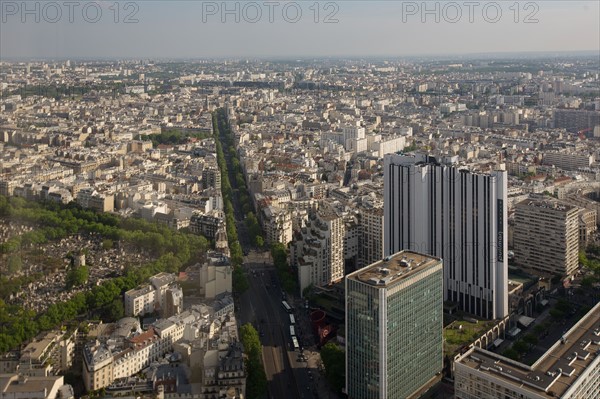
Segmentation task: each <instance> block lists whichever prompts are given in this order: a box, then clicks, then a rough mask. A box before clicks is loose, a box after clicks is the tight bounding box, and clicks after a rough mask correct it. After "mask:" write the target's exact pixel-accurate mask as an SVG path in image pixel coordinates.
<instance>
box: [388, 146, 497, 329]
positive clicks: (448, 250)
mask: <svg viewBox="0 0 600 399" xmlns="http://www.w3.org/2000/svg"><path fill="white" fill-rule="evenodd" d="M384 173H385V189H384V210H385V211H384V213H385V215H384V254H385V255H390V254H394V253H396V252H398V251H401V250H404V249H406V250H413V251H417V252H422V253H425V254H429V255H432V256H436V257H439V258H441V259H443V262H444V300H448V301H452V302H454V303H456V304H458V306H459V308H460V309H461V310H463V311H465V312H468V313H471V314H474V315H477V316H480V317H483V318H486V319H497V318H502V317H505V316H506V315H508V312H509V309H508V292H507V284H508V263H507V257H506V254H507V251H508V242H507V240H506V238H507V219H506V214H507V212H506V206H507V197H506V196H507V174H506V172H505V171H495V172H492V173H490V174H476V173H471V172H469V171H468V170H463V169H459V168H457V167H454V166H449V165H442V164H440V163H439V162H437V160H436V159H435V158H433V157H429V156H427V155H420V154H417V155H414V156H407V155H397V154H389V155H387V156H386V157H385V165H384Z"/></svg>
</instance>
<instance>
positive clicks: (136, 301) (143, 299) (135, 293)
mask: <svg viewBox="0 0 600 399" xmlns="http://www.w3.org/2000/svg"><path fill="white" fill-rule="evenodd" d="M124 302H125V316H140V315H144V314H146V313H152V312H154V311H155V310H156V291H155V290H154V288H153V287H152V286H151V285H147V286H145V287H142V288H135V289H132V290H129V291H127V292H126V293H125V295H124Z"/></svg>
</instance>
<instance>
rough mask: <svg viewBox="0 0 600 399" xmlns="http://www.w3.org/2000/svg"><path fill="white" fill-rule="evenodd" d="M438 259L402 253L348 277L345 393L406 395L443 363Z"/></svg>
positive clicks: (359, 398)
mask: <svg viewBox="0 0 600 399" xmlns="http://www.w3.org/2000/svg"><path fill="white" fill-rule="evenodd" d="M442 313H443V271H442V261H441V259H439V258H435V257H431V256H427V255H423V254H419V253H416V252H412V251H401V252H399V253H397V254H395V255H393V256H390V257H387V258H386V259H384V260H382V261H379V262H376V263H374V264H372V265H370V266H367V267H365V268H363V269H361V270H358V271H356V272H354V273H352V274H349V275H348V276H347V277H346V391H347V393H348V396H349V397H350V398H352V399H392V398H409V397H410V396H411V395H413V394H414V393H415V392H417V391H419V389H420V388H422V387H423V386H424V385H425V384H427V382H428V381H430V380H432V379H433V378H434V377H435V375H436V373H438V372H440V371H441V370H442V367H443V337H442V329H443V316H442Z"/></svg>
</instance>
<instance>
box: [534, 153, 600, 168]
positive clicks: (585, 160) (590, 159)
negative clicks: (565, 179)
mask: <svg viewBox="0 0 600 399" xmlns="http://www.w3.org/2000/svg"><path fill="white" fill-rule="evenodd" d="M594 161H595V158H594V155H593V154H589V153H586V152H584V153H581V152H571V151H556V152H544V159H543V163H544V165H554V166H556V167H557V168H560V169H564V170H578V169H583V168H589V167H590V166H591V165H592V164H593V163H594Z"/></svg>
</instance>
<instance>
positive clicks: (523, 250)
mask: <svg viewBox="0 0 600 399" xmlns="http://www.w3.org/2000/svg"><path fill="white" fill-rule="evenodd" d="M579 211H580V208H578V207H576V206H573V205H568V204H562V203H560V202H558V201H555V200H552V199H551V198H548V199H545V200H533V199H528V200H525V201H522V202H519V203H518V204H517V205H516V206H515V230H514V235H513V238H514V247H515V262H516V263H517V264H518V265H519V266H521V267H523V268H524V269H526V270H527V271H529V272H531V273H533V274H536V275H539V276H546V277H549V276H552V275H557V274H558V275H561V276H565V275H571V274H573V272H575V270H577V267H578V266H579Z"/></svg>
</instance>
